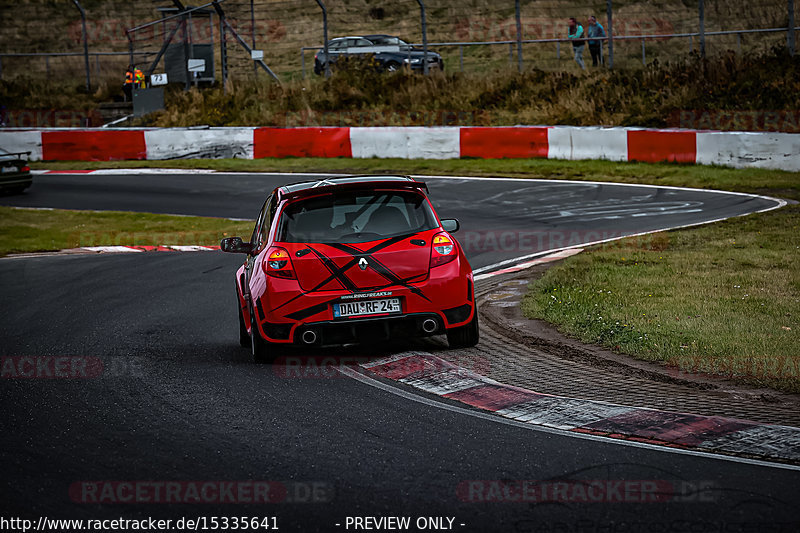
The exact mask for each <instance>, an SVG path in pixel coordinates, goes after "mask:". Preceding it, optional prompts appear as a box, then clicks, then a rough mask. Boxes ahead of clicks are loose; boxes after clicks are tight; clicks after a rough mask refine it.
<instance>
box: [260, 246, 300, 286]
mask: <svg viewBox="0 0 800 533" xmlns="http://www.w3.org/2000/svg"><path fill="white" fill-rule="evenodd" d="M261 268H262V269H263V270H264V273H265V274H266V275H267V276H274V277H276V278H284V279H295V276H294V270H293V269H292V260H291V259H289V252H287V251H286V250H284V249H283V248H279V247H277V246H273V247H272V248H270V249H269V251H268V253H267V260H266V261H264V262H263V263H261Z"/></svg>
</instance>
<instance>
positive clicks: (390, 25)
mask: <svg viewBox="0 0 800 533" xmlns="http://www.w3.org/2000/svg"><path fill="white" fill-rule="evenodd" d="M198 4H199V3H198ZM425 4H426V6H427V10H426V11H427V28H428V40H429V42H467V41H469V42H476V41H498V40H499V41H502V40H513V39H515V38H516V29H515V28H516V27H515V20H514V2H513V1H512V0H504V1H493V0H459V1H455V0H428V1H427V2H425ZM795 4H796V5H795V11H796V14H795V20H796V22H797V23H798V24H800V2H795ZM82 5H83V6H84V8H85V10H86V12H87V17H88V22H87V28H88V34H89V47H90V51H91V52H127V51H128V40H127V38H126V36H125V29H126V28H130V27H134V26H137V25H141V24H144V23H146V22H150V21H153V20H157V19H158V18H159V17H160V16H161V15H160V14H159V11H158V10H157V8H159V7H169V6H171V5H172V3H171V2H169V1H164V0H162V1H149V2H147V1H139V2H130V1H123V0H84V1H83V2H82ZM221 5H222V7H223V9H224V10H225V12H226V14H227V16H228V18H229V20H230V21H231V23H232V24H233V25H234V26H235V27H236V28H238V30H239V31H240V32H241V34H242V36H243V37H245V39H246V40H247V41H248V42H250V41H251V40H252V28H253V25H252V24H251V15H250V2H248V1H234V0H231V1H223V2H222V3H221ZM326 5H327V8H328V26H329V27H328V35H329V37H330V38H333V37H337V36H343V35H358V34H364V33H375V32H383V33H390V34H397V35H399V36H401V37H403V38H405V39H406V40H409V41H412V42H421V40H422V35H421V28H420V10H419V6H418V4H417V2H416V0H393V1H391V2H388V1H385V0H384V1H379V0H329V1H328V2H326ZM705 5H706V7H705V14H706V19H705V27H706V31H708V32H712V31H719V30H734V29H743V28H762V29H763V28H774V27H780V26H785V25H786V23H787V12H786V5H787V4H786V1H785V0H753V1H750V2H740V1H734V0H706V2H705ZM253 7H254V19H255V26H254V27H255V41H256V45H257V47H258V48H261V49H263V50H264V52H265V58H266V62H267V63H268V64H269V65H270V67H271V68H272V69H273V70H274V71H275V72H277V73H278V74H279V75H280V76H281V77H282V79H283V80H287V79H292V78H296V77H299V76H301V75H302V65H301V50H300V49H301V47H303V46H307V47H310V46H319V45H321V43H322V40H323V39H322V15H321V10H320V8H319V7H318V5H317V3H316V2H315V1H314V0H254V2H253ZM591 13H594V14H596V15H597V17H598V19H599V20H600V21H601V22H602V23H603V24H605V23H606V2H605V1H599V2H598V1H590V2H582V1H574V0H529V1H524V0H523V1H522V2H521V20H522V30H523V37H524V38H526V39H550V38H558V37H562V38H563V37H564V36H565V34H566V18H567V17H569V16H575V17H577V18H578V19H579V20H580V21H585V20H586V17H587V16H588V15H589V14H591ZM0 19H2V20H13V21H14V22H15V23H14V24H13V25H5V26H4V28H3V31H2V32H0V51H2V53H11V52H16V53H26V52H82V45H81V25H80V17H79V13H78V10H77V9H76V8H75V6H74V5H73V4H72V3H71V2H68V1H66V0H61V1H58V0H23V1H20V2H15V3H11V2H4V3H2V5H0ZM193 22H194V31H193V32H192V38H193V40H194V42H197V43H202V42H207V41H208V40H209V37H210V36H211V35H212V34H213V36H214V39H215V40H217V41H218V39H219V25H218V24H217V23H216V21H214V24H211V25H209V24H208V20H207V19H202V18H199V19H196V20H194V21H193ZM614 27H615V30H614V31H615V34H616V35H642V34H666V33H683V32H696V31H698V15H697V2H696V0H660V1H659V0H656V1H641V0H639V1H631V0H628V1H624V0H617V1H615V2H614ZM168 30H169V27H168V25H165V26H163V27H162V25H157V26H154V27H151V28H148V29H146V30H143V31H140V32H137V33H136V34H135V35H134V39H135V43H134V49H135V51H136V52H150V53H153V52H155V51H157V50H158V48H159V47H160V44H161V42H162V40H163V37H164V34H165V33H167V32H168ZM785 39H786V36H785V34H779V33H775V34H761V35H745V36H743V37H742V39H741V41H737V38H736V36H714V37H712V36H709V37H708V39H707V50H708V53H709V54H712V55H713V54H715V53H720V52H724V51H725V50H728V49H734V50H737V51H738V50H739V48H740V47H741V48H742V50H743V51H747V50H752V49H754V48H760V49H762V50H763V49H766V48H769V47H771V46H772V45H773V44H776V43H779V42H785ZM693 46H694V49H697V47H698V43H697V42H696V40H694V41H693V40H690V39H688V38H677V37H676V38H671V39H662V40H657V41H647V42H646V46H645V48H646V59H647V60H648V61H651V60H652V59H655V58H658V59H659V60H660V61H662V62H663V61H664V60H666V59H670V58H674V57H676V56H680V55H683V54H685V53H688V52H689V51H690V50H692V47H693ZM217 48H218V47H217ZM560 48H561V49H560V54H559V47H557V45H556V44H555V43H548V44H526V45H524V47H523V57H524V58H525V59H526V64H527V66H529V67H536V68H543V69H548V70H552V69H557V70H562V69H572V68H574V62H573V61H572V58H571V54H570V50H568V48H569V47H568V46H561V47H560ZM437 51H439V52H440V53H442V54H443V55H444V56H445V61H446V65H447V69H448V70H458V69H459V68H460V57H459V49H458V47H443V46H440V47H439V48H437ZM218 54H219V53H218V51H217V59H218ZM586 56H587V57H588V51H587V52H586ZM151 58H152V56H151ZM641 59H642V50H641V41H639V40H632V41H617V42H616V43H615V65H616V66H620V67H624V66H635V65H640V64H641ZM230 62H231V68H232V76H233V78H234V79H237V78H238V79H247V78H252V76H253V68H252V63H251V62H250V61H249V60H248V59H247V56H246V55H245V52H244V51H243V49H241V48H240V47H238V46H237V45H235V44H232V45H231V51H230ZM47 63H49V71H50V75H51V77H55V76H57V77H58V78H62V77H66V78H67V79H73V78H80V79H81V80H82V74H83V58H82V57H69V58H56V57H52V58H50V59H49V61H47V62H46V61H45V60H44V59H43V58H9V57H4V58H2V66H3V69H2V77H3V78H4V79H8V78H10V77H12V78H13V77H15V76H18V75H22V74H28V75H32V76H33V77H45V76H46V74H47V71H48V64H47ZM312 63H313V52H307V53H306V65H307V67H309V66H310V65H311V64H312ZM463 63H464V70H465V71H466V72H486V71H491V70H493V69H496V68H500V69H508V68H511V69H514V68H516V59H513V61H510V60H509V49H508V46H507V45H493V46H488V45H483V46H471V47H464V49H463ZM126 64H127V56H125V55H121V56H116V57H113V56H112V57H109V56H105V57H99V58H93V59H92V64H91V69H92V75H93V77H94V78H95V79H97V80H106V79H108V80H109V81H111V80H114V82H115V83H116V82H117V80H118V79H119V78H120V77H121V72H120V71H121V69H122V70H124V67H125V65H126Z"/></svg>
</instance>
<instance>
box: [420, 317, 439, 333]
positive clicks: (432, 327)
mask: <svg viewBox="0 0 800 533" xmlns="http://www.w3.org/2000/svg"><path fill="white" fill-rule="evenodd" d="M438 327H439V324H437V323H436V321H435V320H434V319H432V318H426V319H425V320H423V321H422V331H424V332H425V333H433V332H434V331H436V330H437V329H438Z"/></svg>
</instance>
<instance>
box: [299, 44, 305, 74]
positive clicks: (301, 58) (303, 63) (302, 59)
mask: <svg viewBox="0 0 800 533" xmlns="http://www.w3.org/2000/svg"><path fill="white" fill-rule="evenodd" d="M300 66H301V70H302V73H303V74H302V77H301V78H300V79H302V80H304V79H306V51H305V50H304V49H303V48H300Z"/></svg>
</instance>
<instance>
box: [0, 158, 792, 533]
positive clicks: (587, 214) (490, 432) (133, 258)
mask: <svg viewBox="0 0 800 533" xmlns="http://www.w3.org/2000/svg"><path fill="white" fill-rule="evenodd" d="M290 181H298V178H297V176H296V175H295V176H264V175H249V176H248V175H224V174H196V175H179V174H170V175H168V176H159V175H150V174H146V175H41V176H36V177H35V185H34V187H33V188H32V189H31V190H30V191H29V192H28V193H27V194H26V195H23V196H18V197H4V198H2V201H1V202H0V203H4V204H6V205H26V206H37V207H58V208H75V209H119V210H136V211H149V212H161V213H179V214H193V215H205V216H212V215H213V216H225V217H242V218H253V217H254V216H255V215H256V213H257V211H258V209H259V207H260V206H261V203H262V202H263V200H264V198H265V196H266V194H267V193H268V192H269V191H270V190H272V188H274V187H275V186H276V185H279V184H282V183H287V182H290ZM426 181H427V182H428V183H429V186H430V189H431V196H432V199H433V200H434V202H435V203H436V204H437V210H438V212H439V214H440V215H441V216H443V217H456V218H459V219H460V220H461V222H462V232H461V233H459V234H457V236H458V237H459V238H461V239H462V242H465V241H466V240H468V239H472V241H471V243H472V244H471V245H470V243H466V247H467V249H468V252H469V255H470V259H471V262H472V264H473V267H475V268H479V267H485V266H487V265H492V264H494V263H497V262H499V261H502V260H505V259H509V258H512V257H518V256H522V255H526V254H529V253H536V252H538V251H541V250H542V249H546V248H549V247H557V246H553V245H554V244H555V245H558V244H559V242H560V243H561V245H562V246H563V245H567V244H568V242H569V239H571V238H579V239H585V240H592V239H593V238H594V234H593V233H592V232H594V233H597V232H599V233H600V234H601V236H602V234H603V232H606V234H608V235H607V236H619V235H620V234H631V233H638V232H642V231H648V230H654V229H658V228H663V227H673V226H679V225H685V224H692V223H698V222H703V221H707V220H713V219H718V218H720V217H726V216H733V215H739V214H744V213H747V212H753V211H758V210H761V209H766V208H769V207H772V206H774V205H775V202H773V201H771V200H768V199H754V198H750V197H747V196H740V195H731V194H717V193H712V192H700V191H681V190H674V189H657V188H652V187H624V186H614V185H605V184H603V185H600V184H570V183H563V182H562V183H553V182H532V181H519V180H517V181H497V180H496V181H488V180H474V181H472V180H470V181H467V180H453V179H433V178H431V179H427V180H426ZM526 232H534V234H533V236H531V235H528V234H527V233H526ZM540 234H541V235H543V237H542V238H541V239H539V235H540ZM612 234H613V235H612ZM521 235H522V236H523V237H524V238H523V237H520V236H521ZM526 235H527V236H526ZM525 236H526V237H525ZM570 244H572V243H570ZM240 261H241V257H237V256H234V255H229V254H222V253H212V252H208V253H136V254H109V255H72V256H70V255H64V256H51V257H37V258H25V259H3V260H0V298H1V299H2V300H1V301H2V306H1V307H0V339H2V343H1V344H0V355H1V356H2V357H3V358H4V361H5V360H7V359H8V358H12V360H14V359H13V358H15V357H16V358H19V357H20V356H26V357H47V356H64V357H65V358H72V359H69V360H68V361H70V364H74V361H82V362H84V363H85V362H86V361H87V360H88V361H90V363H91V362H95V363H98V364H99V365H100V366H101V369H100V371H98V372H95V373H92V372H89V374H91V376H90V377H82V378H73V379H70V378H48V379H25V378H7V377H6V378H4V379H2V380H0V392H2V414H0V427H2V435H3V437H2V444H3V449H2V452H1V453H2V463H0V464H2V493H1V494H0V502H2V503H1V504H0V505H2V507H3V512H2V516H4V517H5V516H17V517H23V518H30V519H33V520H37V519H38V518H39V517H48V518H83V519H90V518H91V519H101V518H120V517H122V518H144V517H160V518H165V519H167V518H169V519H172V520H177V519H179V518H181V517H186V518H197V517H200V516H204V517H211V516H217V517H233V516H239V517H243V516H244V517H276V520H277V526H278V528H279V529H280V530H284V531H316V530H320V531H356V530H367V529H365V528H361V529H356V528H355V527H354V525H353V524H350V525H349V526H348V522H347V517H367V516H374V517H380V516H382V517H389V516H407V517H410V518H411V524H412V526H413V525H414V524H415V522H416V521H417V519H418V518H421V517H423V518H424V517H449V518H453V522H452V524H451V523H450V522H449V521H448V520H447V519H445V520H444V521H443V522H442V524H440V526H441V527H428V530H441V529H444V530H447V529H448V528H451V529H452V530H455V531H608V532H610V531H648V532H649V531H756V530H770V531H784V530H785V531H796V530H798V527H799V526H800V514H799V513H798V508H800V507H798V505H800V494H798V491H797V487H798V486H800V471H798V470H793V469H789V468H783V467H780V466H769V465H761V464H747V463H743V462H737V461H736V460H732V459H717V458H709V457H704V456H698V455H691V454H678V453H670V452H668V451H664V450H653V449H647V448H637V447H631V446H623V445H619V444H615V443H608V442H600V441H597V440H589V439H582V438H576V437H569V436H562V435H557V434H552V433H545V432H541V431H538V430H536V429H534V428H531V429H525V428H521V427H517V426H514V425H511V424H506V423H502V422H500V421H493V420H487V419H485V418H481V417H476V416H470V415H468V414H465V413H463V412H456V411H451V410H446V409H441V408H438V407H437V406H436V405H435V404H434V405H429V404H423V403H419V402H413V401H409V400H408V399H406V398H403V397H401V396H398V395H395V394H391V393H388V392H386V391H384V390H381V389H379V388H375V387H371V386H369V385H367V384H364V383H362V382H360V381H357V380H354V379H351V378H349V377H347V376H345V375H344V374H341V373H339V372H337V371H333V370H329V371H325V372H320V373H317V374H314V375H296V374H293V373H292V372H290V371H287V369H286V368H285V367H281V365H273V366H271V365H254V364H252V363H250V362H249V357H248V356H249V354H248V352H247V351H245V350H243V349H241V348H240V347H239V345H238V342H237V323H236V320H237V319H236V303H235V300H234V294H233V283H234V282H233V272H234V271H235V269H236V267H237V265H238V264H239V262H240ZM427 346H428V343H426V342H422V341H419V342H410V343H408V344H400V343H398V344H396V345H391V346H386V345H384V346H377V347H376V346H366V347H361V348H342V349H339V350H333V351H329V352H325V353H324V354H320V353H319V352H313V355H318V356H319V355H329V354H332V355H338V356H342V357H343V358H344V359H345V360H347V359H348V358H356V357H366V356H369V357H372V356H375V357H378V356H385V355H388V354H391V353H394V352H397V351H404V350H409V349H427ZM290 353H291V354H293V355H305V353H307V352H299V351H292V352H290ZM94 368H100V367H94ZM415 394H416V393H415ZM436 401H440V400H438V399H437V400H436ZM501 480H502V482H501ZM249 481H255V482H264V483H268V484H269V485H268V486H269V488H270V490H269V498H267V499H268V500H269V503H258V504H255V503H248V502H249V501H251V500H252V493H244V495H242V493H237V494H238V496H235V497H234V498H233V500H231V499H224V498H223V500H224V502H225V503H174V502H175V501H176V500H175V499H173V500H171V501H172V503H165V502H164V501H165V500H169V498H168V497H166V496H165V494H166V493H165V492H164V491H165V490H166V489H163V490H162V492H161V493H160V496H154V494H155V493H154V492H153V490H154V489H153V487H162V486H165V485H164V483H165V482H172V484H173V487H174V486H179V487H180V490H179V491H178V492H175V493H173V494H178V493H180V494H181V495H182V497H176V498H177V500H180V501H193V500H191V499H189V497H188V496H187V492H180V491H187V490H188V489H187V487H195V486H201V487H202V486H211V487H212V488H214V487H216V488H219V487H220V486H222V485H224V483H226V482H239V483H240V484H246V483H247V482H249ZM524 481H528V482H531V483H530V484H529V485H524V483H523V482H524ZM492 482H494V483H492ZM623 482H624V483H627V484H623ZM558 483H560V485H559V484H558ZM598 483H599V484H601V485H602V486H603V487H605V490H604V491H602V494H600V496H599V497H597V498H594V497H593V496H597V494H598V493H596V492H595V493H591V494H590V496H592V497H587V496H586V494H587V493H586V491H585V490H583V492H581V491H580V490H577V489H580V488H581V487H583V488H584V489H585V488H586V486H588V485H592V484H598ZM259 486H262V487H263V486H264V484H263V483H262V484H261V485H259ZM520 486H528V487H530V486H536V487H539V489H541V490H542V491H549V492H547V494H549V495H550V496H551V497H550V498H538V499H537V498H533V497H532V494H535V493H536V491H535V490H532V491H529V492H527V493H524V494H523V492H524V491H515V490H511V489H509V487H520ZM498 487H500V488H498ZM502 487H505V490H504V489H503V488H502ZM643 487H644V488H643ZM653 487H658V490H657V491H655V492H654V491H653V490H652V488H653ZM106 489H107V490H106ZM137 489H139V490H140V492H138V493H137V492H136V490H137ZM176 490H177V489H176ZM559 491H561V492H559ZM581 494H583V497H582V496H581ZM98 495H100V496H102V497H100V496H98ZM98 498H99V501H101V502H103V503H97V502H98ZM211 499H212V500H213V498H211ZM542 499H544V500H545V501H541V500H542ZM153 500H159V501H158V502H156V501H153ZM234 500H235V502H236V503H232V501H234ZM484 500H490V501H484ZM537 500H539V501H537ZM643 500H644V501H643ZM653 500H655V501H653ZM215 501H217V500H215ZM337 524H338V525H337ZM429 525H430V523H429ZM434 525H435V524H434ZM65 529H66V528H65ZM200 529H202V528H200ZM262 530H263V529H262ZM373 530H378V528H374V529H373ZM381 530H389V529H388V528H385V527H384V528H382V529H381ZM410 530H412V531H414V530H417V528H416V527H411V528H410Z"/></svg>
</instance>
